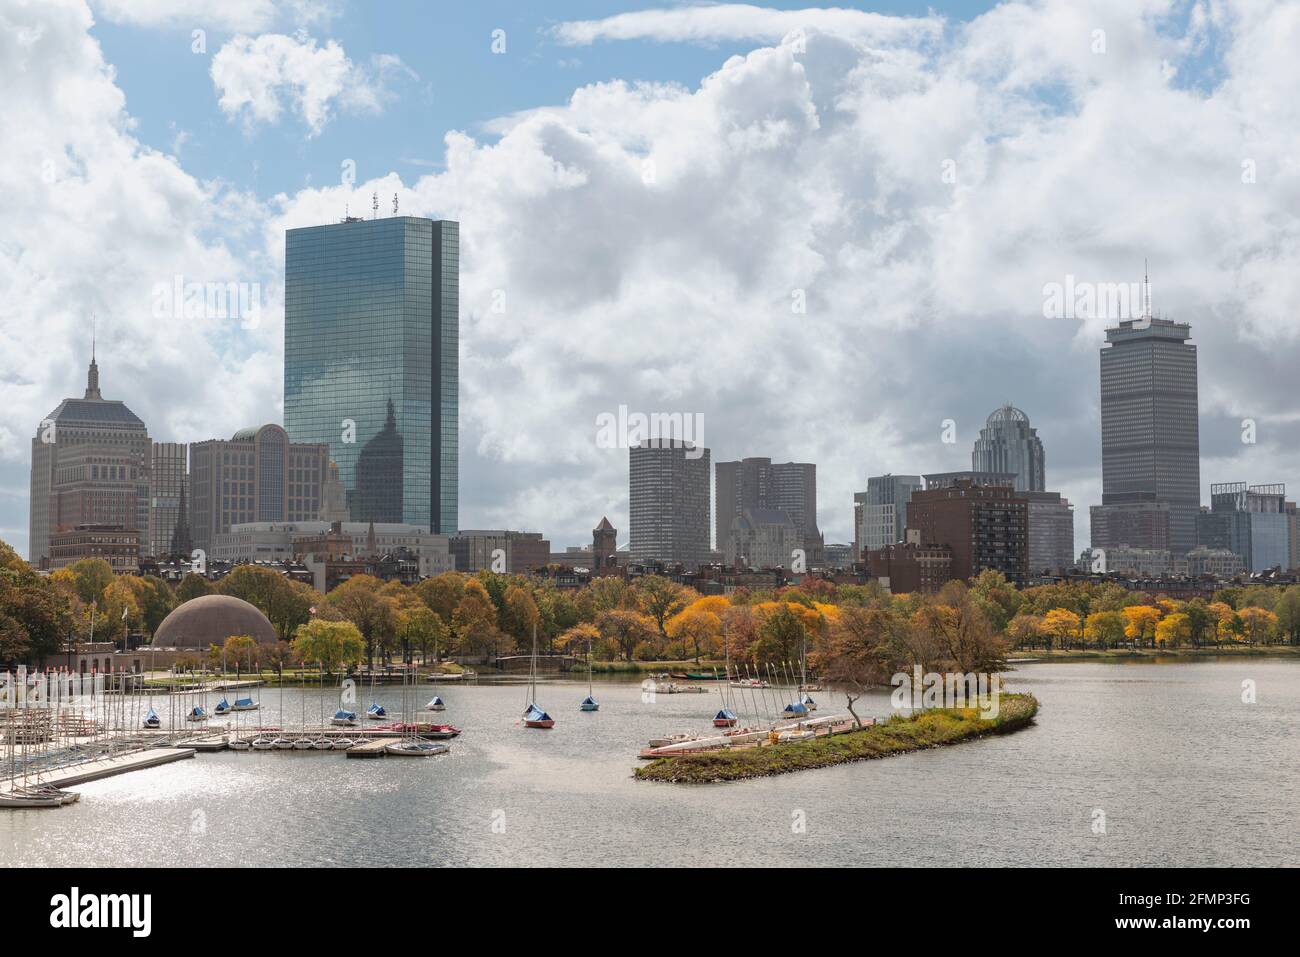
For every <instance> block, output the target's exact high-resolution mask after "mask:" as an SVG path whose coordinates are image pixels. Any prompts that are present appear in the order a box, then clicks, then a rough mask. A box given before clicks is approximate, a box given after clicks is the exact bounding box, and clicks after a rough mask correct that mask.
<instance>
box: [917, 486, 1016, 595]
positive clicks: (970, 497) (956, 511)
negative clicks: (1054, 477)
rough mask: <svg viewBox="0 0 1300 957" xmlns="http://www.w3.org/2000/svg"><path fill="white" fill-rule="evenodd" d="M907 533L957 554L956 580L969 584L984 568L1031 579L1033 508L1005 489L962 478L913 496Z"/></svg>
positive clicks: (954, 561) (954, 556) (954, 559)
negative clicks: (1030, 541) (1030, 529)
mask: <svg viewBox="0 0 1300 957" xmlns="http://www.w3.org/2000/svg"><path fill="white" fill-rule="evenodd" d="M907 526H908V530H909V531H911V530H913V529H914V530H916V531H917V532H918V533H919V536H920V537H919V539H918V540H919V541H920V542H923V543H933V544H935V545H946V546H948V547H949V548H951V549H952V577H953V578H959V579H962V580H968V579H970V578H973V577H974V576H976V575H978V574H979V573H980V572H982V571H984V570H985V569H993V570H994V571H1000V572H1002V574H1004V575H1005V576H1006V577H1007V579H1008V580H1009V581H1013V582H1016V583H1018V584H1023V583H1024V582H1025V581H1026V580H1027V578H1028V577H1029V503H1028V501H1027V500H1026V499H1025V498H1024V496H1022V495H1019V494H1018V493H1017V492H1016V490H1015V489H1014V488H1010V487H1008V486H1006V485H975V484H974V483H972V482H971V481H969V480H968V479H959V480H957V481H956V482H955V483H954V484H953V485H951V486H948V487H943V488H927V489H924V490H922V491H918V492H913V493H912V499H911V501H910V502H909V503H908V506H907Z"/></svg>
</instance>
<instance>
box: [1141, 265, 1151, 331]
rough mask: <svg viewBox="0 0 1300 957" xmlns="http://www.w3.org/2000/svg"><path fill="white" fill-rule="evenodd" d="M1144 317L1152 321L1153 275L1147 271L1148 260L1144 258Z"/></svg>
mask: <svg viewBox="0 0 1300 957" xmlns="http://www.w3.org/2000/svg"><path fill="white" fill-rule="evenodd" d="M1142 318H1143V319H1145V320H1146V321H1147V322H1150V321H1151V277H1150V275H1148V273H1147V261H1146V259H1145V258H1143V260H1142Z"/></svg>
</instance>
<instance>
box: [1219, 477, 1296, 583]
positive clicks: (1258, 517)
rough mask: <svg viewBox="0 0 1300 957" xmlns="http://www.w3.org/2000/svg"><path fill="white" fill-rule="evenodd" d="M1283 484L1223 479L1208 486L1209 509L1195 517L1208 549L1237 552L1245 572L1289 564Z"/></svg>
mask: <svg viewBox="0 0 1300 957" xmlns="http://www.w3.org/2000/svg"><path fill="white" fill-rule="evenodd" d="M1286 505H1287V502H1286V486H1285V485H1247V484H1246V483H1245V482H1224V483H1216V484H1214V485H1211V486H1210V510H1209V511H1208V512H1204V511H1203V512H1201V513H1200V515H1199V517H1198V520H1197V539H1198V543H1199V544H1200V545H1203V546H1205V547H1207V548H1216V549H1227V550H1228V551H1230V552H1233V553H1234V554H1237V555H1240V556H1241V560H1242V562H1243V563H1244V564H1245V569H1246V571H1248V572H1262V571H1266V570H1268V569H1270V568H1280V569H1282V570H1284V571H1285V570H1286V569H1288V568H1290V567H1291V519H1290V517H1289V516H1288V514H1287V511H1286Z"/></svg>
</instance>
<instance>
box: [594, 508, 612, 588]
mask: <svg viewBox="0 0 1300 957" xmlns="http://www.w3.org/2000/svg"><path fill="white" fill-rule="evenodd" d="M589 567H590V568H591V573H592V574H593V575H612V574H615V573H616V572H617V571H618V529H616V528H615V527H614V526H613V525H611V524H610V521H609V519H608V518H606V517H604V516H601V519H600V524H599V525H597V526H596V527H595V528H593V529H592V530H591V562H590V566H589Z"/></svg>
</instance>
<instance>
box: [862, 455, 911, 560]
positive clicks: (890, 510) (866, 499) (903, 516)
mask: <svg viewBox="0 0 1300 957" xmlns="http://www.w3.org/2000/svg"><path fill="white" fill-rule="evenodd" d="M924 487H925V484H924V483H923V482H922V481H921V476H919V475H876V476H872V477H871V478H868V479H867V490H866V491H865V492H857V493H855V494H854V496H853V552H854V554H855V555H857V556H859V557H861V556H862V555H863V554H864V553H865V552H866V551H869V550H872V549H878V548H884V547H885V546H886V545H893V544H894V543H896V542H901V541H903V530H904V529H905V528H907V503H908V501H909V500H910V499H911V497H912V493H913V492H915V491H917V490H918V489H922V488H924Z"/></svg>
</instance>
